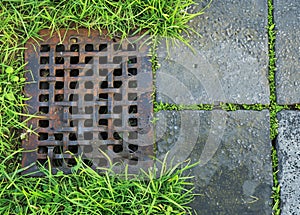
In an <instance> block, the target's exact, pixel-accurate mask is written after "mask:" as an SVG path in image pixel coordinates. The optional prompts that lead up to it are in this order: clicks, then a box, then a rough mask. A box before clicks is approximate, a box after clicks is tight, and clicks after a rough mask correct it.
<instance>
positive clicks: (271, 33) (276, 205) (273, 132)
mask: <svg viewBox="0 0 300 215" xmlns="http://www.w3.org/2000/svg"><path fill="white" fill-rule="evenodd" d="M273 10H274V7H273V0H268V37H269V86H270V123H271V127H270V137H271V140H273V141H272V143H273V146H272V168H273V195H272V198H273V213H274V214H275V215H279V214H280V185H279V183H278V175H277V173H278V171H279V170H278V157H277V151H276V145H275V144H276V139H275V138H276V136H277V134H278V120H277V117H276V115H277V113H278V112H279V111H280V110H282V109H284V108H287V107H285V106H280V105H278V104H277V103H276V83H275V71H276V55H275V39H276V32H275V22H274V17H273Z"/></svg>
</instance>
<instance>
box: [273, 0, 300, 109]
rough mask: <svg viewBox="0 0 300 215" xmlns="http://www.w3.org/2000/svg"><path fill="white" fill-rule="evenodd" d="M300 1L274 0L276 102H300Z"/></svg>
mask: <svg viewBox="0 0 300 215" xmlns="http://www.w3.org/2000/svg"><path fill="white" fill-rule="evenodd" d="M299 8H300V1H295V0H285V1H282V0H274V20H275V23H276V32H277V35H276V47H275V48H276V58H277V62H276V65H277V71H276V92H277V103H279V104H282V105H283V104H296V103H300V96H299V94H300V37H299V35H300V29H299V23H300V10H299Z"/></svg>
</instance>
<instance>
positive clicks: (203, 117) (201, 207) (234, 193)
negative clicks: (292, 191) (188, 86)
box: [156, 110, 273, 215]
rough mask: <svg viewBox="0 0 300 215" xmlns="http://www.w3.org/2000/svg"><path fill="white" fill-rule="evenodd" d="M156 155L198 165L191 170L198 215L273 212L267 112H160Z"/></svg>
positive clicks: (195, 206)
mask: <svg viewBox="0 0 300 215" xmlns="http://www.w3.org/2000/svg"><path fill="white" fill-rule="evenodd" d="M156 117H157V118H158V121H157V122H156V140H157V153H158V157H160V158H162V157H163V156H164V154H165V153H166V152H167V151H169V156H170V160H171V159H172V158H174V161H173V162H175V163H177V162H180V161H184V160H186V159H188V158H190V159H191V161H192V162H197V161H200V164H199V165H198V166H197V167H195V168H194V169H193V170H192V171H191V175H193V176H195V179H194V182H195V184H196V192H197V193H200V194H201V195H200V196H197V197H196V200H195V201H194V202H193V203H192V205H191V206H192V207H193V209H194V210H195V211H196V212H197V213H198V214H203V215H211V214H241V215H244V214H245V215H246V214H272V206H271V205H272V200H271V195H272V184H273V177H272V163H271V148H272V147H271V141H270V139H269V135H270V133H269V111H267V110H264V111H234V112H225V111H222V110H213V111H177V112H176V111H162V112H159V113H157V114H156Z"/></svg>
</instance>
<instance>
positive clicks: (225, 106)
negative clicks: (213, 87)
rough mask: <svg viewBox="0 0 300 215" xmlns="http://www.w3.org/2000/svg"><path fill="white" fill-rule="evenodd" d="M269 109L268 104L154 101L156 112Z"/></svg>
mask: <svg viewBox="0 0 300 215" xmlns="http://www.w3.org/2000/svg"><path fill="white" fill-rule="evenodd" d="M265 109H269V106H268V105H262V104H251V105H248V104H242V105H239V104H232V103H220V104H218V105H216V104H194V105H185V104H168V103H163V102H156V101H154V112H159V111H162V110H171V111H172V110H173V111H181V110H206V111H211V110H224V111H237V110H252V111H262V110H265Z"/></svg>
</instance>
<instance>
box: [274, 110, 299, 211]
mask: <svg viewBox="0 0 300 215" xmlns="http://www.w3.org/2000/svg"><path fill="white" fill-rule="evenodd" d="M278 120H279V128H278V137H277V151H278V161H279V172H278V179H279V184H280V187H281V190H280V198H281V214H282V215H285V214H300V112H298V111H281V112H280V113H279V114H278Z"/></svg>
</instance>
